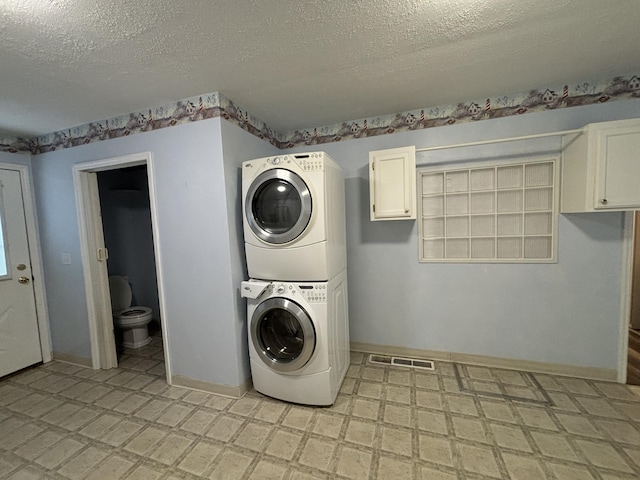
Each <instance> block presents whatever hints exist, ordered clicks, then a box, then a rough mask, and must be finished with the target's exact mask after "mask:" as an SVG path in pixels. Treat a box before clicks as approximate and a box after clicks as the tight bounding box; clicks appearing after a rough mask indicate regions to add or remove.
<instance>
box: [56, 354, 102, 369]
mask: <svg viewBox="0 0 640 480" xmlns="http://www.w3.org/2000/svg"><path fill="white" fill-rule="evenodd" d="M51 353H52V356H53V360H57V361H59V362H64V363H72V364H73V365H79V366H81V367H87V368H93V363H92V361H91V359H90V358H85V357H78V356H76V355H70V354H68V353H62V352H55V351H54V352H51Z"/></svg>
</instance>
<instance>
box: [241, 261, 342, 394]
mask: <svg viewBox="0 0 640 480" xmlns="http://www.w3.org/2000/svg"><path fill="white" fill-rule="evenodd" d="M242 284H243V285H242V292H243V296H245V297H248V298H247V320H248V324H249V325H248V327H249V328H248V337H249V357H250V363H251V376H252V379H253V386H254V388H255V389H256V391H258V392H260V393H263V394H264V395H268V396H269V397H273V398H277V399H280V400H285V401H288V402H294V403H300V404H304V405H325V406H326V405H332V404H333V403H334V402H335V399H336V396H337V395H338V391H339V390H340V386H341V385H342V381H343V380H344V377H345V374H346V373H347V369H348V368H349V362H350V354H349V319H348V309H347V275H346V270H343V271H342V272H341V273H339V274H338V275H336V276H335V277H334V278H332V279H331V280H330V281H328V282H269V283H267V282H264V285H265V286H263V287H262V291H260V290H258V291H257V292H256V295H258V296H257V298H251V297H252V296H255V295H251V294H250V293H248V292H250V291H254V292H255V290H253V289H254V285H255V282H254V281H253V280H249V281H248V282H242ZM252 284H253V285H252Z"/></svg>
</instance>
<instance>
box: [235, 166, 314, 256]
mask: <svg viewBox="0 0 640 480" xmlns="http://www.w3.org/2000/svg"><path fill="white" fill-rule="evenodd" d="M311 207H312V205H311V193H310V192H309V188H308V187H307V185H306V184H305V183H304V181H303V180H302V179H301V178H300V177H299V176H298V175H296V174H295V173H293V172H292V171H290V170H286V169H283V168H275V169H273V170H267V171H266V172H264V173H261V174H260V175H258V177H256V179H255V180H254V181H253V183H252V184H251V186H250V187H249V191H248V192H247V197H246V199H245V217H246V219H247V222H248V224H249V227H250V228H251V230H252V231H253V233H254V234H255V235H256V236H257V237H258V238H260V239H261V240H264V241H265V242H267V243H272V244H281V243H287V242H290V241H292V240H295V239H296V238H297V237H299V236H300V235H301V234H302V232H304V231H305V229H306V228H307V225H308V224H309V221H310V220H311V211H312V208H311Z"/></svg>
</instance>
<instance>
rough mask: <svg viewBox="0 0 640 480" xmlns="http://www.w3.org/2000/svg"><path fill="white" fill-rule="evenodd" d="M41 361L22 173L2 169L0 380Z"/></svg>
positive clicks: (0, 184)
mask: <svg viewBox="0 0 640 480" xmlns="http://www.w3.org/2000/svg"><path fill="white" fill-rule="evenodd" d="M40 361H42V350H41V348H40V334H39V331H38V318H37V315H36V300H35V294H34V290H33V283H32V274H31V259H30V256H29V243H28V237H27V226H26V221H25V211H24V201H23V197H22V186H21V181H20V172H19V171H15V170H4V169H0V377H2V376H4V375H8V374H9V373H13V372H15V371H17V370H20V369H21V368H25V367H28V366H30V365H33V364H34V363H38V362H40Z"/></svg>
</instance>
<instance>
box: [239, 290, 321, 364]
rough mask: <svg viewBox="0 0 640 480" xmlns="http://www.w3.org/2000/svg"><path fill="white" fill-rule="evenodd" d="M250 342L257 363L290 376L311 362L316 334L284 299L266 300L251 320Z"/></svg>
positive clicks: (298, 309) (295, 306) (302, 314)
mask: <svg viewBox="0 0 640 480" xmlns="http://www.w3.org/2000/svg"><path fill="white" fill-rule="evenodd" d="M250 331H251V341H252V342H253V346H254V347H255V349H256V351H257V352H258V356H259V357H260V359H261V360H262V361H263V362H264V363H265V364H266V365H267V366H268V367H269V368H271V369H273V370H276V371H278V372H294V371H296V370H299V369H300V368H302V367H303V366H304V365H306V363H307V362H308V361H309V360H310V359H311V356H312V355H313V351H314V349H315V346H316V333H315V329H314V328H313V323H312V321H311V318H310V317H309V315H308V314H307V312H306V311H305V310H304V309H303V308H302V307H301V306H300V305H298V304H297V303H295V302H293V301H291V300H287V299H286V298H280V297H276V298H270V299H268V300H265V301H264V302H262V303H261V304H260V305H258V307H257V308H256V309H255V311H254V313H253V316H252V317H251V326H250Z"/></svg>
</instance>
